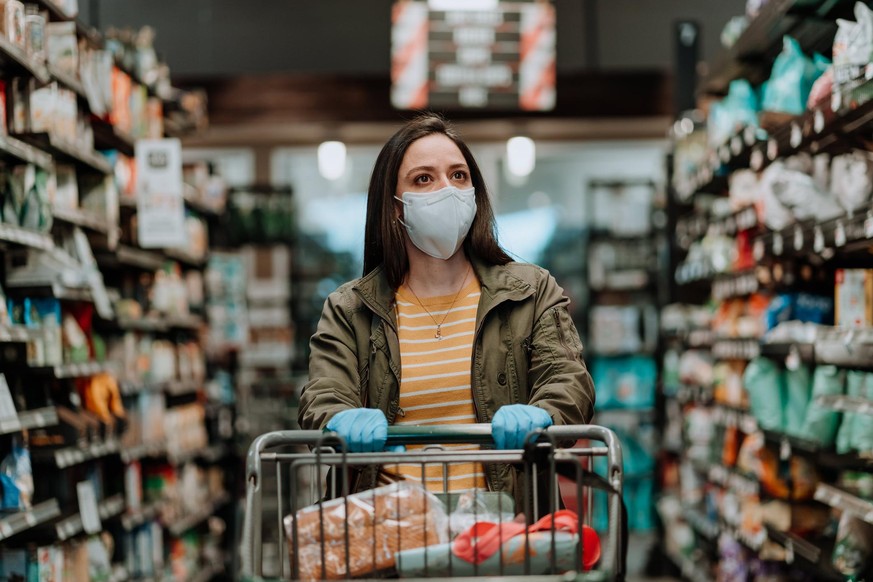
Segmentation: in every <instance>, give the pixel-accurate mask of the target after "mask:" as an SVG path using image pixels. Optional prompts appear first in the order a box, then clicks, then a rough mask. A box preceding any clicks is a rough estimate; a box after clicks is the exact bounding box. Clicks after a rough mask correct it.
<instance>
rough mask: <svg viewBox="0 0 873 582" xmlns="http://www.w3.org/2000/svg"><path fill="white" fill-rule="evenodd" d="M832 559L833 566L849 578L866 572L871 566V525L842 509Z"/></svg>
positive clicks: (872, 527) (872, 526) (872, 564)
mask: <svg viewBox="0 0 873 582" xmlns="http://www.w3.org/2000/svg"><path fill="white" fill-rule="evenodd" d="M832 561H833V565H834V568H836V569H837V571H838V572H839V573H840V574H842V575H844V576H847V577H849V579H852V578H854V577H857V576H864V575H865V574H866V573H868V572H869V571H870V569H871V568H873V525H870V524H869V523H867V522H865V521H864V520H862V519H860V518H858V517H856V516H855V515H854V514H852V512H850V511H844V512H843V514H842V516H840V523H839V525H838V526H837V541H836V544H835V545H834V551H833V560H832Z"/></svg>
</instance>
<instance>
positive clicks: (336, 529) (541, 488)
mask: <svg viewBox="0 0 873 582" xmlns="http://www.w3.org/2000/svg"><path fill="white" fill-rule="evenodd" d="M462 443H463V444H468V445H493V440H492V437H491V425H489V424H472V425H448V426H439V427H411V426H404V427H395V426H392V427H389V429H388V441H387V446H388V447H396V446H397V445H404V446H407V447H409V448H408V449H405V450H403V451H402V452H379V453H351V452H346V451H345V445H344V443H343V442H342V439H340V438H339V437H338V436H337V435H336V434H335V433H328V432H320V431H312V430H288V431H276V432H270V433H266V434H263V435H261V436H259V437H258V438H256V439H255V440H254V442H253V443H252V444H251V446H250V447H249V451H248V458H247V466H246V505H245V516H244V523H243V533H242V547H241V560H242V577H243V579H245V580H264V579H279V578H281V579H321V578H333V579H337V578H349V577H369V578H374V577H385V576H386V572H385V570H384V568H381V569H380V568H377V567H376V566H377V565H381V566H383V567H384V566H385V564H384V563H381V562H380V563H379V564H377V562H379V560H377V558H376V556H375V553H376V552H377V542H376V541H374V540H373V539H371V538H373V536H374V531H375V532H378V531H379V529H378V528H379V524H376V518H374V517H373V516H372V515H367V514H366V513H365V512H364V513H362V512H360V511H358V508H359V506H360V500H359V499H358V498H357V496H358V495H367V493H360V494H353V495H349V494H350V493H352V489H353V488H354V487H355V484H354V481H355V479H354V475H355V474H358V475H359V474H360V473H356V471H361V470H366V469H368V468H369V469H370V470H372V469H373V468H374V467H381V468H386V467H391V466H392V465H396V464H400V463H402V464H404V465H406V466H409V464H415V465H416V466H419V465H420V466H421V471H422V477H424V475H425V470H426V468H427V467H430V466H433V465H438V466H439V467H440V471H441V472H442V474H443V475H445V476H446V477H445V478H443V479H442V482H441V483H440V484H439V487H441V491H440V492H436V493H435V494H434V493H433V492H430V493H428V492H424V489H423V487H421V485H420V484H415V485H410V483H411V481H404V482H401V484H402V485H404V486H405V487H407V490H413V489H412V487H418V490H419V495H418V497H416V499H418V500H423V501H422V503H424V504H426V503H431V502H432V500H433V499H437V500H438V503H431V505H428V506H427V507H426V508H425V505H422V506H421V507H422V509H421V512H420V513H422V514H423V515H424V518H423V521H424V528H423V529H424V539H425V543H424V544H414V545H415V546H416V547H417V546H424V547H423V548H422V547H417V549H414V550H410V551H405V550H404V549H403V547H402V546H403V544H404V542H408V543H412V542H410V541H409V540H410V539H412V538H415V537H416V535H418V537H419V538H420V537H421V536H420V535H419V534H420V533H421V531H420V530H416V531H417V532H418V533H417V534H415V535H407V534H409V532H411V531H412V530H402V528H401V529H397V530H390V531H392V532H394V533H390V534H384V533H383V535H385V536H387V538H388V539H381V538H380V539H379V541H378V545H379V547H380V548H381V549H380V550H378V551H383V550H384V548H383V547H382V546H385V547H387V546H391V547H392V549H391V550H390V555H389V556H388V562H389V565H390V566H391V568H390V569H389V570H390V571H389V573H388V575H393V576H397V575H399V576H400V577H412V578H425V577H428V578H434V577H438V578H449V577H451V578H459V577H472V576H483V575H492V576H503V577H508V576H531V575H538V576H539V577H540V578H543V577H545V578H546V579H551V580H556V581H557V580H563V581H566V580H585V581H589V580H623V579H624V573H625V563H626V552H627V516H626V513H625V510H624V505H623V502H622V480H623V474H622V453H621V445H620V443H619V441H618V438H617V437H616V435H615V433H613V432H612V431H611V430H609V429H607V428H604V427H601V426H594V425H578V426H552V427H549V428H548V429H545V430H539V431H534V432H532V433H530V434H529V435H527V439H526V442H525V448H524V450H494V449H490V448H488V447H487V446H486V447H484V448H482V449H478V448H476V449H475V450H457V449H456V448H450V447H457V446H458V445H460V444H462ZM568 444H570V446H567V445H568ZM413 445H420V446H413ZM583 445H584V446H583ZM395 450H396V449H395ZM595 461H596V462H595ZM463 462H475V463H482V464H483V466H486V467H487V466H489V465H491V464H494V463H497V464H500V465H501V467H503V468H504V469H505V468H506V467H507V466H508V465H513V466H515V468H516V470H518V471H519V474H520V479H521V480H522V483H523V484H524V488H525V490H526V491H528V492H531V493H532V494H531V495H527V496H526V497H527V498H526V499H525V501H524V502H523V505H524V507H522V508H514V507H512V499H511V497H508V496H506V495H503V494H500V493H487V492H479V491H477V492H474V493H473V494H472V499H473V503H472V504H470V503H468V504H467V505H465V507H466V509H465V510H464V511H466V512H467V514H466V515H463V512H462V517H466V518H468V519H469V520H470V521H472V522H474V523H476V524H478V522H480V521H489V522H496V523H497V524H498V525H497V526H490V525H488V527H492V528H493V531H490V532H487V533H486V532H485V530H484V529H477V530H476V531H472V530H473V529H475V528H479V527H481V525H474V526H473V527H472V528H471V531H467V532H465V533H464V534H463V535H466V536H467V537H466V538H465V539H466V541H467V545H468V547H467V548H466V549H467V550H468V553H469V552H470V551H471V552H472V553H473V559H472V560H471V559H470V557H469V556H468V557H467V559H466V561H465V560H462V559H460V558H458V557H457V556H455V555H453V552H457V548H458V546H457V544H458V543H460V542H459V538H460V537H461V536H458V538H454V537H453V536H454V535H455V534H456V533H457V532H455V531H452V528H453V527H454V524H455V518H456V517H457V511H458V510H459V508H460V506H461V505H462V502H461V501H460V500H459V499H460V497H459V495H458V494H456V493H448V491H449V487H448V477H447V476H448V474H449V472H450V470H451V469H450V468H451V466H453V465H455V464H456V463H463ZM268 465H272V466H273V467H272V469H273V470H268ZM595 467H600V468H601V469H602V468H604V467H605V470H600V471H595V470H594V468H595ZM599 473H602V474H599ZM273 475H275V479H273ZM272 481H275V484H274V483H272ZM267 482H270V487H266V485H265V483H267ZM401 484H397V485H396V488H397V490H398V491H399V490H400V487H401ZM392 487H395V485H389V486H385V487H381V488H377V489H375V490H370V491H371V492H373V493H371V494H370V495H371V496H370V497H369V498H367V499H366V500H365V501H366V503H369V504H370V505H369V506H368V507H369V510H371V511H372V510H373V507H376V511H382V510H380V509H379V507H380V506H379V499H380V497H379V496H380V495H381V494H382V493H381V491H383V490H389V491H391V492H393V489H391V488H392ZM598 490H600V493H598ZM268 491H269V493H268ZM273 491H274V492H275V497H274V499H273V500H272V501H273V504H272V507H270V508H268V507H267V505H268V504H269V501H268V499H267V497H273V495H272V492H273ZM596 493H597V494H596ZM389 494H393V493H389ZM595 494H596V495H595ZM398 495H399V494H398ZM480 495H481V499H480V498H479V496H480ZM461 497H463V496H461ZM507 498H508V499H509V501H508V502H507ZM386 499H388V498H387V497H386ZM469 499H470V497H469V496H468V497H467V501H468V502H469ZM532 499H546V500H547V503H546V506H545V507H544V506H543V505H542V503H539V504H538V503H536V502H535V501H532ZM319 500H321V501H320V502H319ZM327 500H330V501H327ZM395 501H396V499H395ZM598 501H599V502H600V506H597V507H595V505H597V503H598ZM316 502H318V503H316ZM482 502H484V503H482ZM392 503H393V502H392V501H391V500H390V499H389V500H388V501H386V503H385V505H384V507H389V505H390V506H391V507H395V506H398V507H399V505H400V502H397V503H394V504H393V505H392ZM313 504H314V505H313ZM437 505H439V507H440V512H439V514H440V516H442V508H443V507H446V508H448V509H447V511H448V510H450V509H452V508H453V507H454V510H453V513H451V519H450V520H449V522H448V523H449V524H448V525H446V523H447V522H446V521H445V520H442V521H441V520H440V519H438V518H437V514H436V513H434V512H432V511H431V507H435V506H437ZM470 507H472V510H471V509H470ZM480 507H481V508H484V509H481V512H482V514H481V515H479V514H478V512H480ZM565 507H566V508H571V509H572V510H573V512H572V513H568V510H566V509H562V508H565ZM392 511H393V510H392ZM397 511H398V514H397V516H396V520H395V521H391V520H390V519H386V521H385V523H386V524H387V523H389V522H390V523H397V522H399V520H401V516H400V514H399V509H398V510H397ZM470 511H472V515H470ZM595 511H603V512H604V515H605V516H606V517H607V523H608V527H607V529H606V530H605V531H601V532H599V536H595V538H597V539H594V540H592V539H591V538H590V537H589V536H588V535H587V534H589V533H591V532H593V530H591V529H590V528H589V527H587V526H588V525H589V524H590V522H591V519H592V515H593V513H594V512H595ZM270 514H272V516H275V518H276V520H275V521H273V520H272V519H265V515H270ZM516 514H523V515H524V518H518V517H516V519H513V516H516ZM362 515H363V517H362ZM559 515H560V516H561V517H560V519H562V520H563V523H565V524H566V521H567V516H568V515H570V516H572V517H571V519H570V522H571V523H570V524H569V526H570V528H569V529H570V530H572V531H574V533H573V534H572V535H569V534H567V533H566V532H564V531H558V530H559V529H560V528H558V527H557V525H556V524H557V523H558V520H559V517H558V516H559ZM272 516H271V517H272ZM287 516H291V517H287ZM335 516H339V518H340V519H341V520H342V522H341V523H340V524H339V525H337V524H336V523H333V521H336V520H334V519H333V518H334V517H335ZM428 516H432V519H431V521H432V522H433V523H432V524H428V523H427V521H428V519H429V517H428ZM486 516H487V517H486ZM495 516H496V517H495ZM308 517H309V518H313V519H309V520H308V521H307V520H306V518H308ZM329 517H330V518H331V519H328V518H329ZM388 517H389V518H391V519H394V518H395V516H394V515H389V516H388ZM553 517H554V522H552V518H553ZM416 519H418V522H417V523H418V524H419V526H420V525H421V521H422V519H421V518H420V517H418V518H416ZM289 520H290V522H289ZM461 521H463V520H461ZM521 521H524V522H525V523H522V524H521V525H520V526H519V524H518V523H519V522H521ZM598 521H602V520H598ZM543 522H547V523H546V524H545V526H546V527H544V528H543V529H542V530H541V531H539V532H537V533H531V531H536V528H535V526H532V525H530V524H543ZM374 525H375V529H373V527H374ZM486 525H487V524H486ZM367 527H370V528H371V529H366V528H367ZM307 528H308V529H307ZM267 529H272V532H271V535H272V536H273V537H274V538H275V539H274V540H272V541H271V542H270V546H269V547H270V548H271V550H272V551H271V552H270V553H271V556H270V558H272V559H273V561H272V563H270V564H267V562H269V560H265V558H266V557H267V556H265V555H264V551H263V549H264V547H265V546H266V545H267V542H266V540H265V538H264V531H265V530H267ZM304 529H305V530H306V531H304ZM328 530H330V531H328ZM444 530H448V531H444ZM519 530H523V531H521V532H519ZM583 531H584V532H585V534H586V535H583ZM330 532H333V533H332V534H331V533H330ZM429 532H430V533H429ZM506 532H510V533H511V532H516V533H518V535H516V536H515V537H508V536H509V533H506ZM330 535H333V536H334V537H333V538H330ZM375 535H377V536H378V533H377V534H375ZM428 535H430V536H431V539H430V542H428V541H427V536H428ZM489 535H491V537H492V538H493V537H494V536H495V535H496V536H497V538H498V539H499V543H497V544H496V545H497V546H498V547H497V549H496V551H495V549H494V547H493V545H492V548H491V550H488V556H489V557H488V559H487V560H485V559H484V557H485V553H486V552H485V547H484V546H482V552H483V555H482V556H480V555H479V551H480V544H482V543H484V541H485V540H486V539H487V538H488V536H489ZM362 536H363V537H362ZM367 536H369V537H367ZM477 536H481V537H477ZM394 538H396V539H394ZM326 539H329V541H325V540H326ZM452 539H454V541H451V540H452ZM447 540H448V541H449V543H444V542H446V541H447ZM491 541H492V542H493V541H494V540H493V539H492V540H491ZM594 542H596V543H594ZM586 543H587V544H589V547H588V550H591V549H592V548H591V546H592V545H596V546H598V547H597V550H596V551H597V556H598V557H599V559H597V558H595V560H596V564H594V563H583V560H589V559H590V557H591V556H590V552H588V553H586V547H585V544H586ZM392 544H393V545H392ZM501 544H503V545H501ZM568 544H570V547H569V550H568ZM337 547H338V549H337ZM277 548H278V552H277ZM289 550H290V551H289ZM395 550H396V551H397V553H396V554H395V553H394V551H395ZM371 551H372V553H373V556H372V563H373V566H374V568H373V570H375V571H372V572H371V571H369V570H368V571H366V572H365V574H366V576H362V575H361V572H360V571H357V572H356V570H355V566H354V564H352V562H353V561H354V560H355V559H356V557H357V556H359V555H360V554H364V555H365V556H368V552H371ZM277 554H278V555H277ZM519 554H523V559H519ZM306 556H308V557H309V558H310V561H314V562H315V569H314V570H313V569H312V564H309V565H308V566H306V564H305V562H306V559H307V558H306ZM277 558H278V564H276V559H277ZM367 559H368V560H369V559H371V558H370V557H367ZM543 560H546V561H547V563H546V564H545V565H544V564H543ZM470 561H472V564H471V563H470ZM326 562H331V564H332V565H331V568H330V569H329V568H328V567H327V566H326ZM270 566H271V567H270ZM304 566H306V568H304ZM544 575H545V576H544Z"/></svg>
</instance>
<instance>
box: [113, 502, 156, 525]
mask: <svg viewBox="0 0 873 582" xmlns="http://www.w3.org/2000/svg"><path fill="white" fill-rule="evenodd" d="M161 507H162V504H161V503H160V502H158V501H155V502H153V503H150V504H148V505H146V506H144V507H143V508H141V509H140V510H138V511H128V512H126V513H125V514H124V515H122V516H121V526H122V527H123V528H124V529H125V530H127V531H130V530H132V529H134V528H137V527H139V526H141V525H143V524H144V523H148V522H150V521H154V520H156V519H158V518H159V517H160V515H161Z"/></svg>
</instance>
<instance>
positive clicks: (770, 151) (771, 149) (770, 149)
mask: <svg viewBox="0 0 873 582" xmlns="http://www.w3.org/2000/svg"><path fill="white" fill-rule="evenodd" d="M778 155H779V143H778V142H777V141H776V140H775V139H774V138H772V137H771V138H770V139H769V140H768V141H767V158H769V159H770V160H771V161H772V160H775V159H776V156H778Z"/></svg>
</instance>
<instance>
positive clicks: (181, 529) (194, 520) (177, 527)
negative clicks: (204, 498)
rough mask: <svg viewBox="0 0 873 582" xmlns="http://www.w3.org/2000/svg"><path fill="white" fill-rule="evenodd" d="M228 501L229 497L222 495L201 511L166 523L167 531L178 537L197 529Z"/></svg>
mask: <svg viewBox="0 0 873 582" xmlns="http://www.w3.org/2000/svg"><path fill="white" fill-rule="evenodd" d="M228 501H230V495H228V494H226V493H225V494H222V495H220V496H218V497H217V498H215V499H213V500H212V501H211V502H210V503H209V504H208V505H206V507H204V508H203V509H202V510H200V511H198V512H196V513H192V514H190V515H185V516H183V517H181V518H179V519H176V520H174V521H172V522H170V523H167V524H166V526H167V530H168V531H169V532H170V533H171V534H172V535H174V536H176V537H179V536H181V535H182V534H184V533H185V532H187V531H188V530H190V529H192V528H194V527H197V526H198V525H200V524H201V523H202V522H204V521H206V520H207V519H209V517H211V516H212V514H213V513H215V511H216V510H217V509H219V508H220V507H221V506H222V505H224V504H225V503H227V502H228Z"/></svg>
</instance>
